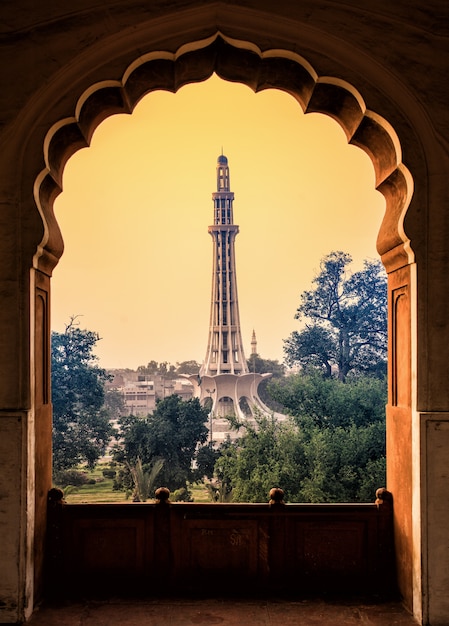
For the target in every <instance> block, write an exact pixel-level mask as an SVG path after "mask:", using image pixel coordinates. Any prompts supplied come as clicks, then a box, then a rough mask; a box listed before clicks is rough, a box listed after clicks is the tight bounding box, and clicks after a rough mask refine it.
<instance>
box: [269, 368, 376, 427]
mask: <svg viewBox="0 0 449 626" xmlns="http://www.w3.org/2000/svg"><path fill="white" fill-rule="evenodd" d="M269 393H270V395H271V396H272V397H273V398H275V400H277V402H279V403H280V404H281V405H282V406H283V407H285V409H286V410H287V412H288V413H289V414H290V415H292V416H294V419H295V421H296V423H297V424H298V425H299V426H301V425H302V418H310V419H311V420H312V421H313V423H314V424H315V425H317V426H319V427H321V428H324V427H336V426H343V427H349V426H350V425H351V424H355V425H356V426H366V425H367V424H371V423H374V422H380V423H381V424H383V425H384V424H385V404H386V402H387V381H386V379H385V378H373V377H371V376H359V377H357V378H353V379H349V380H347V381H346V382H345V383H343V382H342V381H340V380H338V379H335V378H327V377H324V376H323V375H322V374H321V373H319V372H316V371H310V372H308V373H301V374H293V375H290V376H286V377H285V378H283V379H281V380H273V381H271V382H270V384H269Z"/></svg>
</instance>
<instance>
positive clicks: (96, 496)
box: [63, 463, 210, 504]
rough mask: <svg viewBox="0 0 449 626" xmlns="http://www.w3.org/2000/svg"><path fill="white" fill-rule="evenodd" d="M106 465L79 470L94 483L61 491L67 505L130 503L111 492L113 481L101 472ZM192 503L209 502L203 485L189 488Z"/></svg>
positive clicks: (120, 495) (122, 493)
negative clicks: (85, 473)
mask: <svg viewBox="0 0 449 626" xmlns="http://www.w3.org/2000/svg"><path fill="white" fill-rule="evenodd" d="M109 467H110V466H109V464H108V463H99V464H98V465H96V466H95V468H94V469H93V470H86V468H79V469H80V471H85V472H87V474H88V478H89V479H94V480H95V481H96V482H95V484H92V485H89V484H87V485H81V486H80V487H74V486H71V485H70V486H68V487H65V489H63V491H64V499H65V501H66V502H67V503H69V504H94V503H97V504H99V503H107V502H116V503H127V502H129V503H132V498H131V497H129V498H128V499H126V495H125V492H124V491H113V489H112V486H113V482H114V481H113V479H112V478H105V477H104V476H103V470H104V469H109ZM190 491H191V492H192V496H193V500H194V502H210V498H209V494H208V492H207V490H206V489H205V487H204V486H203V485H198V484H194V485H191V486H190Z"/></svg>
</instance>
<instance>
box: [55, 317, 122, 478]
mask: <svg viewBox="0 0 449 626" xmlns="http://www.w3.org/2000/svg"><path fill="white" fill-rule="evenodd" d="M99 339H100V338H99V336H98V334H97V333H95V332H93V331H90V330H83V329H81V328H79V325H78V323H77V321H76V318H75V317H73V318H72V319H71V320H70V323H69V324H68V325H67V326H66V329H65V332H63V333H57V332H52V335H51V365H52V402H53V467H54V468H55V469H56V470H61V469H67V468H71V467H74V466H75V465H77V464H79V463H81V462H83V461H84V462H87V464H88V466H89V467H93V466H94V465H95V463H96V462H97V460H98V459H99V458H100V456H101V455H102V454H103V453H104V451H105V449H106V446H107V445H108V443H109V441H110V439H111V437H112V435H113V434H114V429H113V428H112V426H111V424H110V416H109V413H108V411H107V410H106V409H105V407H104V397H105V382H106V380H108V375H107V373H106V371H105V370H104V369H102V368H100V367H98V365H97V364H96V361H97V357H96V356H95V355H94V353H93V350H94V348H95V346H96V344H97V342H98V341H99Z"/></svg>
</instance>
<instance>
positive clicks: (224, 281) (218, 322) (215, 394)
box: [188, 154, 271, 443]
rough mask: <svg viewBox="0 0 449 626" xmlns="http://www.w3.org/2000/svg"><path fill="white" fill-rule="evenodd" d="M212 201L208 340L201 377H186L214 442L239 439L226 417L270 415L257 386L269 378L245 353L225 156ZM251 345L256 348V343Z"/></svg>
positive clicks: (231, 197) (220, 161)
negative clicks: (207, 412)
mask: <svg viewBox="0 0 449 626" xmlns="http://www.w3.org/2000/svg"><path fill="white" fill-rule="evenodd" d="M212 200H213V203H214V220H213V222H214V223H213V225H212V226H209V229H208V231H209V234H210V235H211V237H212V243H213V261H212V296H211V307H210V323H209V337H208V342H207V350H206V358H205V360H204V363H203V365H202V366H201V369H200V372H199V374H198V376H189V377H188V378H189V380H190V381H191V382H192V384H193V385H194V390H195V396H196V397H197V398H199V399H200V402H201V404H202V405H203V406H208V408H209V410H210V422H209V428H210V437H211V441H214V442H215V443H219V442H220V441H224V439H225V438H226V437H227V436H228V435H229V436H230V437H231V438H232V437H234V438H235V437H236V432H235V431H231V430H230V425H229V422H228V420H226V419H224V418H226V417H227V416H230V415H234V416H237V417H239V418H240V419H242V420H244V419H250V418H251V417H252V416H254V415H255V413H256V412H258V413H263V414H270V415H271V411H270V410H269V409H268V408H267V407H266V406H265V405H264V404H263V402H262V401H261V399H260V398H259V395H258V393H257V388H258V386H259V383H260V382H261V381H262V380H263V379H264V378H269V377H270V376H271V374H256V373H255V372H252V373H250V371H249V369H248V365H247V362H246V358H245V353H244V350H243V342H242V333H241V330H240V317H239V303H238V297H237V280H236V270H235V267H236V266H235V247H234V243H235V238H236V236H237V233H238V232H239V227H238V226H237V225H236V224H234V208H233V203H234V194H233V192H232V191H231V187H230V179H229V165H228V159H227V158H226V157H225V156H224V155H223V154H221V155H220V156H219V157H218V160H217V191H216V192H214V193H213V194H212ZM253 340H254V341H255V334H254V333H253ZM251 345H252V349H254V347H255V344H254V343H252V344H251ZM253 421H254V420H253ZM212 431H213V432H212Z"/></svg>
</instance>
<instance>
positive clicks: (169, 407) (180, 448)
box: [114, 395, 208, 491]
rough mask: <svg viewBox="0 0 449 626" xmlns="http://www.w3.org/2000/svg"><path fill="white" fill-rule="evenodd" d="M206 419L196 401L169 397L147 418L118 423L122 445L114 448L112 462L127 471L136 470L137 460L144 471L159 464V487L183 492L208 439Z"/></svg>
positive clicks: (134, 417)
mask: <svg viewBox="0 0 449 626" xmlns="http://www.w3.org/2000/svg"><path fill="white" fill-rule="evenodd" d="M207 418H208V412H207V410H206V409H204V408H203V407H201V405H200V403H199V400H198V399H197V398H193V399H191V400H188V401H186V402H185V401H183V400H181V398H180V397H179V396H177V395H172V396H169V397H167V398H165V399H164V400H160V401H159V402H158V403H157V405H156V409H155V410H154V412H153V413H152V414H150V415H147V416H146V417H136V416H134V415H130V416H125V417H122V418H121V419H120V421H119V424H120V438H121V443H120V445H117V446H116V448H115V451H114V459H115V460H116V461H118V462H120V463H124V464H126V465H127V466H128V467H135V466H136V464H137V463H138V461H139V460H140V461H141V463H142V465H143V467H144V468H145V467H146V468H150V467H152V466H153V465H154V464H155V463H156V461H157V460H162V461H163V465H162V467H161V470H160V472H159V474H158V482H159V483H160V484H159V486H165V487H168V488H169V489H170V490H171V491H174V490H175V489H181V488H186V487H187V483H188V482H189V481H190V480H192V479H193V469H192V463H193V460H194V458H195V455H196V450H197V447H198V445H200V446H201V445H202V444H203V443H204V442H205V441H206V439H207V434H208V430H207V426H206V422H207Z"/></svg>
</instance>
